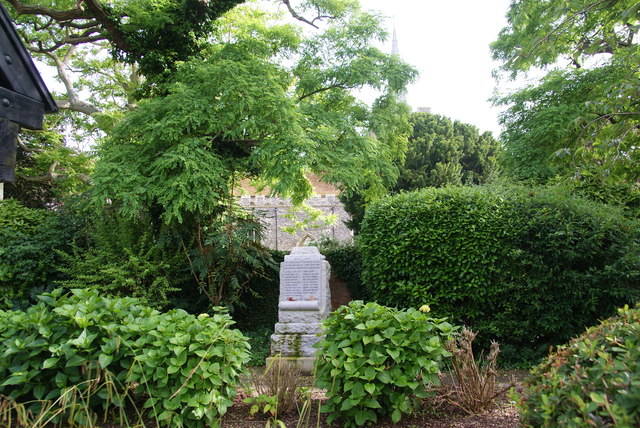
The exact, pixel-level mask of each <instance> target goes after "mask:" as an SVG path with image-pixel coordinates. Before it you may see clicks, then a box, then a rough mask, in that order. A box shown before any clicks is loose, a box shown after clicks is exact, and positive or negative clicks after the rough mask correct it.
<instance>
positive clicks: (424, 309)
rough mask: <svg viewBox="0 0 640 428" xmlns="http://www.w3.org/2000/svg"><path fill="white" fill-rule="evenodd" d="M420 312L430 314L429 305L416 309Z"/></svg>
mask: <svg viewBox="0 0 640 428" xmlns="http://www.w3.org/2000/svg"><path fill="white" fill-rule="evenodd" d="M418 310H419V311H420V312H430V311H431V308H430V307H429V305H422V306H420V309H418Z"/></svg>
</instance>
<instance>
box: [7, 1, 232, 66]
mask: <svg viewBox="0 0 640 428" xmlns="http://www.w3.org/2000/svg"><path fill="white" fill-rule="evenodd" d="M243 1H244V0H216V1H210V2H201V1H197V0H186V1H165V2H157V1H153V0H142V1H100V0H80V1H75V0H53V1H51V2H46V3H45V4H43V3H40V4H37V3H36V4H33V3H32V2H22V1H21V0H8V2H9V4H10V5H11V6H12V7H13V10H14V13H16V14H17V15H22V16H24V19H23V20H21V24H22V25H23V26H25V27H28V30H26V31H25V34H28V35H29V38H28V42H30V44H31V45H32V46H33V45H35V46H36V47H37V49H38V50H40V51H42V52H43V53H44V52H55V51H57V50H58V49H59V48H61V47H67V48H68V47H69V46H77V45H80V44H84V43H93V42H98V41H101V40H106V41H108V42H109V43H110V45H111V48H112V51H113V54H114V55H115V57H116V58H118V59H119V60H122V61H124V62H127V63H129V64H133V63H137V64H139V65H140V68H141V70H142V72H143V74H144V75H146V76H148V77H150V76H160V75H162V74H163V73H164V72H165V70H167V69H169V70H171V69H173V67H174V65H175V64H176V62H178V61H185V60H188V59H189V58H191V57H193V56H197V55H198V53H199V52H200V48H201V43H202V41H203V39H206V36H207V35H208V34H209V33H210V32H211V29H212V26H213V23H214V22H215V20H216V19H217V18H218V17H219V16H221V15H222V14H223V13H224V12H226V11H228V10H229V9H231V8H232V7H234V6H235V5H236V4H239V3H242V2H243Z"/></svg>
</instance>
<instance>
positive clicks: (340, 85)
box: [298, 83, 347, 101]
mask: <svg viewBox="0 0 640 428" xmlns="http://www.w3.org/2000/svg"><path fill="white" fill-rule="evenodd" d="M336 88H340V89H347V87H346V86H345V85H344V84H342V83H336V84H335V85H331V86H327V87H324V88H320V89H316V90H315V91H311V92H309V93H308V94H304V95H302V96H301V97H299V98H298V101H302V100H304V99H305V98H309V97H310V96H313V95H315V94H319V93H320V92H325V91H330V90H331V89H336Z"/></svg>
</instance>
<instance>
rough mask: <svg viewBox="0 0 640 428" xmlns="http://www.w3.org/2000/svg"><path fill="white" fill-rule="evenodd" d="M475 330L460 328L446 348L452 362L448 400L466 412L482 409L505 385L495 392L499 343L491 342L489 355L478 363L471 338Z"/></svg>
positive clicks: (474, 335)
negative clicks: (451, 377) (451, 379)
mask: <svg viewBox="0 0 640 428" xmlns="http://www.w3.org/2000/svg"><path fill="white" fill-rule="evenodd" d="M476 336H477V333H474V332H473V331H471V330H470V329H468V328H466V327H463V329H462V332H461V333H460V336H459V337H458V338H457V339H456V340H455V341H451V342H449V344H448V345H447V350H448V351H449V352H451V354H453V355H452V358H451V361H452V365H453V385H452V390H453V391H452V393H451V394H449V398H448V399H449V402H450V403H451V404H453V405H455V406H458V407H460V408H461V409H462V410H464V411H465V412H467V413H469V414H477V413H483V412H486V411H487V410H488V409H489V408H490V407H491V406H492V405H493V401H494V399H495V398H496V397H497V396H499V395H500V394H502V393H504V392H506V391H507V390H508V389H509V387H507V388H504V389H502V390H500V391H498V392H496V375H497V372H496V361H497V359H498V355H499V354H500V345H499V344H498V343H497V342H492V343H491V348H490V350H489V355H488V356H487V358H486V359H485V361H484V362H483V363H482V364H479V363H481V362H482V357H480V361H478V362H476V360H475V358H474V356H473V347H472V343H473V340H474V339H475V338H476Z"/></svg>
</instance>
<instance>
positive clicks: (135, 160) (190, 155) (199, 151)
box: [92, 1, 416, 304]
mask: <svg viewBox="0 0 640 428" xmlns="http://www.w3.org/2000/svg"><path fill="white" fill-rule="evenodd" d="M308 5H316V6H317V9H318V11H319V12H320V15H322V16H327V17H331V18H325V19H323V20H322V21H324V22H321V21H318V20H313V19H306V18H305V19H304V20H305V21H309V22H312V23H314V25H317V26H321V25H322V24H324V26H326V30H324V31H317V32H315V33H313V34H311V35H310V36H303V33H302V31H301V30H300V29H299V28H298V27H296V26H293V25H291V24H283V23H282V22H280V20H279V19H277V17H272V16H270V15H269V14H268V13H266V12H264V11H260V10H258V9H255V8H250V7H241V8H237V9H234V10H233V11H231V12H229V13H228V14H227V15H225V16H224V17H223V18H222V19H220V20H219V21H217V22H216V25H215V27H214V31H213V32H212V34H211V41H212V43H211V44H210V46H209V47H208V48H207V50H206V52H204V53H203V56H204V57H205V58H206V59H199V58H198V59H191V60H189V61H185V62H184V63H182V64H179V65H177V66H176V71H175V73H174V74H173V76H172V78H171V80H170V81H169V82H167V84H166V87H165V89H164V90H163V92H164V94H163V95H162V96H157V97H154V98H150V99H146V100H141V101H140V102H139V104H138V106H137V108H136V109H135V110H133V111H131V112H128V113H127V114H126V115H125V118H124V119H123V120H122V121H121V122H120V123H118V124H117V125H116V126H115V127H114V129H113V131H112V132H111V134H110V135H109V137H108V138H107V139H106V140H105V141H104V142H103V143H102V144H101V145H100V147H99V149H98V154H99V158H100V160H99V161H98V163H97V165H96V172H95V174H94V176H93V179H94V187H93V189H92V193H93V198H94V200H95V201H96V202H97V203H98V204H104V203H105V202H106V203H108V204H110V205H111V206H113V207H114V208H115V209H116V210H118V212H119V213H120V214H121V215H123V216H125V217H127V218H131V219H135V218H146V219H149V220H150V221H151V222H152V223H153V224H154V225H155V227H156V229H157V230H158V231H159V233H161V234H164V235H165V236H172V237H173V238H172V239H175V240H176V242H177V244H178V245H180V246H181V247H182V248H183V249H184V252H185V256H186V257H187V258H188V260H189V261H190V264H191V267H192V271H193V273H194V278H195V280H196V281H197V283H198V285H199V287H200V289H201V290H202V291H203V293H205V294H206V295H207V296H209V298H210V299H211V301H212V303H213V304H221V303H226V304H229V303H233V301H234V299H237V297H238V296H239V294H240V293H241V291H242V285H243V284H242V283H241V281H240V280H239V279H238V278H231V279H230V280H228V281H227V280H224V278H221V276H220V275H219V274H220V272H222V271H224V270H226V268H227V267H228V266H229V265H230V264H233V261H230V260H228V259H224V257H225V256H224V255H225V254H227V255H228V254H232V255H233V254H236V253H238V254H241V253H242V252H241V251H239V252H234V251H233V250H234V249H237V248H238V247H237V246H238V245H244V243H245V242H246V241H245V240H244V239H242V237H241V236H239V235H238V233H243V232H242V231H243V230H244V228H243V227H240V225H241V224H242V219H241V218H240V217H239V216H238V215H237V214H235V210H234V201H233V189H234V187H235V186H236V183H237V182H238V180H239V179H242V178H245V177H249V178H252V179H254V180H255V181H256V182H258V183H259V184H261V185H265V186H269V188H270V189H271V190H272V191H273V192H274V193H276V194H279V195H282V196H288V197H291V198H292V199H293V200H294V202H302V201H303V200H304V199H305V198H306V197H307V196H309V194H310V191H311V187H310V185H309V182H308V181H307V179H306V177H305V174H306V173H308V172H314V173H316V174H319V175H320V176H322V177H323V179H324V180H325V181H327V182H331V183H334V184H338V185H340V186H345V187H350V188H354V189H360V190H361V191H363V192H365V193H367V194H369V195H372V197H373V195H380V194H382V193H383V192H384V189H385V178H384V177H386V176H393V175H397V168H396V166H395V164H394V159H395V158H396V157H398V156H401V155H402V153H403V152H404V149H405V145H406V134H405V136H403V133H402V132H403V130H405V129H406V127H407V121H406V116H402V115H398V112H403V111H404V109H405V107H402V105H399V104H398V102H397V100H396V96H397V94H398V93H399V92H400V91H402V90H403V89H404V87H405V85H406V84H407V83H408V82H409V81H411V79H413V77H414V76H415V74H416V72H415V71H414V70H413V69H412V68H411V67H409V66H408V65H406V64H404V63H403V62H402V61H400V60H399V59H398V58H396V57H394V56H392V55H387V54H384V53H382V52H381V51H379V50H378V49H376V48H374V47H372V46H371V42H372V41H373V40H375V39H382V38H383V37H384V36H385V33H384V31H383V30H382V29H381V26H380V19H379V18H378V17H376V16H374V15H370V14H367V13H364V12H362V11H361V10H360V8H359V5H358V4H357V2H352V1H334V2H324V1H313V2H308ZM299 16H300V17H301V15H299ZM364 86H369V87H373V88H374V89H378V90H380V92H381V96H380V98H379V99H378V100H377V101H376V103H374V105H373V106H372V107H368V106H366V105H364V104H363V103H361V102H359V101H358V100H357V99H356V98H355V97H354V96H353V95H352V94H351V90H353V89H359V88H362V87H364ZM372 131H375V132H376V133H377V136H374V135H373V134H372ZM220 237H226V239H222V240H220ZM246 248H247V247H243V251H244V249H246ZM221 250H224V251H221ZM252 251H253V250H252ZM256 251H257V250H256ZM258 256H259V255H258V253H257V252H255V251H254V252H252V253H251V255H250V257H247V256H246V255H244V256H242V258H243V259H245V260H252V259H254V258H255V259H259V257H258ZM234 257H235V256H234ZM260 264H261V263H260V261H259V260H258V261H256V263H255V264H254V265H253V268H254V270H255V269H259V267H260Z"/></svg>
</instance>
